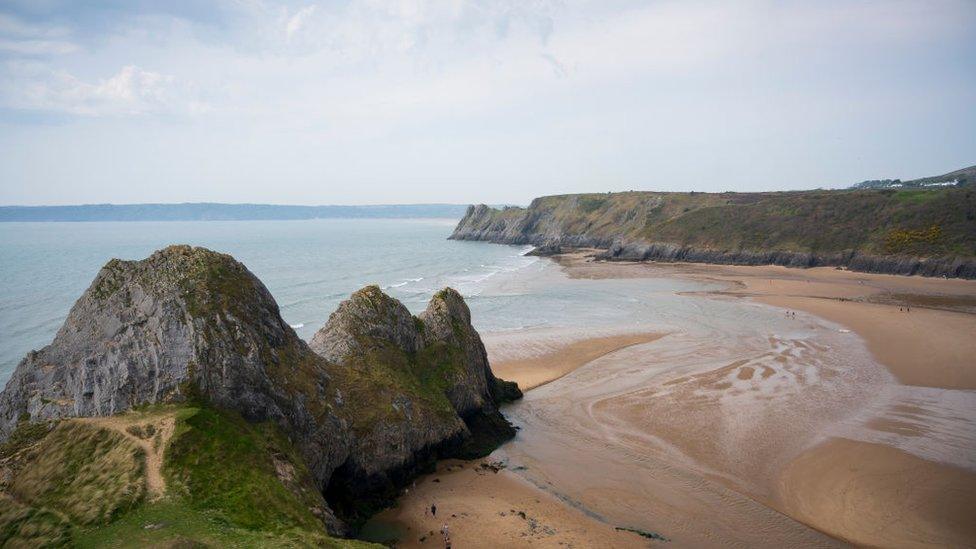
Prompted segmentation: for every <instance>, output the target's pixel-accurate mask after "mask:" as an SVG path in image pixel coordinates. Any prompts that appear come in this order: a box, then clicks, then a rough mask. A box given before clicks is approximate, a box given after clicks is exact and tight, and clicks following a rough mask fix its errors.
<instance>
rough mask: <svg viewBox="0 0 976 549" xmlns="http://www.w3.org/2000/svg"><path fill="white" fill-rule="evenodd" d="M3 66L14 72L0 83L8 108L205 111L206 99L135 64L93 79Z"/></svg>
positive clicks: (91, 113) (89, 113)
mask: <svg viewBox="0 0 976 549" xmlns="http://www.w3.org/2000/svg"><path fill="white" fill-rule="evenodd" d="M6 68H7V72H8V74H12V75H14V78H13V79H12V80H13V84H12V85H8V86H4V87H2V88H0V97H2V99H3V103H4V104H5V106H7V107H9V108H14V109H21V110H27V111H44V112H50V113H59V114H67V115H76V116H85V117H101V116H124V115H145V114H153V113H172V114H181V113H187V114H196V113H200V112H204V111H206V110H207V106H206V104H205V103H203V102H201V101H200V100H198V99H197V98H194V97H193V96H192V94H190V93H188V90H187V89H186V87H184V86H181V85H180V83H179V82H178V81H177V79H176V78H175V77H173V76H172V75H165V74H160V73H158V72H153V71H147V70H143V69H141V68H139V67H137V66H135V65H127V66H124V67H122V68H121V69H120V70H119V71H118V72H117V73H115V74H113V75H111V76H109V77H108V78H103V79H101V80H98V81H96V82H85V81H83V80H81V79H79V78H76V77H75V76H73V75H71V74H69V73H67V72H64V71H55V70H50V69H48V68H47V67H45V66H43V65H37V64H29V63H10V64H8V65H7V67H6Z"/></svg>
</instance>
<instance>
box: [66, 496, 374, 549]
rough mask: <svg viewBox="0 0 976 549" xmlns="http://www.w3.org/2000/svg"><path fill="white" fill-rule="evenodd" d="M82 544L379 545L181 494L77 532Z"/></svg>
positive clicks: (95, 546) (112, 545)
mask: <svg viewBox="0 0 976 549" xmlns="http://www.w3.org/2000/svg"><path fill="white" fill-rule="evenodd" d="M74 543H75V545H76V546H77V547H81V548H86V547H91V548H100V547H194V546H207V547H349V548H356V547H376V546H375V545H370V544H366V543H362V542H358V541H355V540H345V539H336V538H330V537H328V536H326V535H325V534H324V533H323V532H321V531H316V530H307V529H302V528H285V529H280V530H277V531H275V532H268V531H264V530H253V529H248V528H242V527H240V526H236V525H234V524H233V523H229V522H227V520H226V517H225V516H224V515H223V514H221V513H219V512H213V511H211V510H207V509H204V510H200V509H196V508H193V507H191V506H188V505H186V503H185V502H184V501H182V500H179V499H167V500H164V501H161V502H158V503H151V504H147V505H144V506H143V507H141V508H139V509H137V510H135V511H133V512H131V513H127V514H126V515H124V516H123V517H121V518H120V519H119V520H117V521H115V522H113V523H111V524H109V525H107V526H103V527H100V528H85V529H79V530H77V531H76V532H75V536H74Z"/></svg>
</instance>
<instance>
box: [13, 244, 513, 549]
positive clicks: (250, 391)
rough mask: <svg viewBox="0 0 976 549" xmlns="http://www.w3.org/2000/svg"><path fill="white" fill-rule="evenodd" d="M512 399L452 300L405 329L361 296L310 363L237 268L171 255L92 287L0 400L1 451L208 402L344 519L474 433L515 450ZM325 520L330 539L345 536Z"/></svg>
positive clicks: (384, 305)
mask: <svg viewBox="0 0 976 549" xmlns="http://www.w3.org/2000/svg"><path fill="white" fill-rule="evenodd" d="M513 385H514V384H511V385H509V384H505V383H504V382H500V381H498V380H496V379H495V378H494V376H493V375H492V374H491V370H490V368H489V366H488V362H487V360H486V358H485V351H484V347H483V345H482V344H481V340H480V338H479V337H478V335H477V333H476V332H475V331H474V329H473V328H472V327H471V324H470V316H469V313H468V309H467V307H466V306H465V304H464V302H463V300H462V299H461V297H460V296H459V295H458V294H457V293H456V292H454V291H453V290H449V289H448V290H444V291H442V292H440V293H438V295H437V296H435V297H434V299H432V300H431V303H430V305H429V307H428V309H427V311H426V312H425V313H424V314H423V315H421V316H420V317H418V318H414V317H412V316H411V315H410V314H409V312H407V311H406V309H405V308H404V307H403V305H402V304H400V303H399V302H397V301H396V300H393V299H391V298H389V297H388V296H386V295H384V294H383V293H382V292H380V291H379V289H377V288H375V287H369V288H365V289H363V290H361V291H359V292H357V293H356V294H354V295H353V296H352V297H351V298H350V300H348V301H346V302H344V303H343V304H342V305H341V306H340V307H339V310H337V311H336V312H335V313H334V314H333V315H332V317H331V318H330V320H329V323H328V325H327V326H326V327H325V328H323V329H322V330H321V331H320V332H319V333H318V334H316V336H315V339H314V341H313V348H310V347H309V346H308V345H307V344H306V343H305V342H304V341H302V340H301V339H300V338H298V337H297V335H296V334H295V333H294V331H293V330H292V329H291V328H290V327H289V326H288V325H287V324H286V323H285V322H284V321H283V320H282V319H281V316H280V314H279V311H278V306H277V304H276V303H275V302H274V299H273V298H272V297H271V295H270V293H268V291H267V289H266V288H265V287H264V285H263V284H261V282H260V281H259V280H258V279H257V278H256V277H255V276H254V275H252V274H251V273H250V272H249V271H248V270H247V269H246V268H245V267H244V266H243V265H241V264H240V263H238V262H237V261H235V260H234V259H233V258H231V257H230V256H227V255H223V254H218V253H215V252H211V251H209V250H206V249H203V248H191V247H188V246H172V247H170V248H166V249H165V250H161V251H159V252H156V253H154V254H153V255H152V256H151V257H149V258H147V259H145V260H142V261H118V260H113V261H111V262H109V263H108V264H107V265H106V266H105V267H104V268H103V269H102V270H101V272H99V274H98V275H97V276H96V278H95V281H94V282H93V283H92V285H91V286H90V287H89V288H88V290H87V291H86V292H85V293H84V294H83V295H82V297H81V298H80V299H79V300H78V301H77V303H75V305H74V307H73V308H72V309H71V312H70V313H69V315H68V318H67V320H66V321H65V323H64V325H63V326H62V328H61V329H60V330H59V332H58V334H57V335H56V336H55V338H54V341H53V342H52V343H51V344H50V345H48V346H47V347H45V348H43V349H41V350H40V351H34V352H31V353H29V354H28V355H27V357H26V358H24V360H23V361H21V363H20V364H19V365H18V367H17V369H16V371H15V372H14V374H13V376H12V377H11V379H10V381H9V382H8V384H7V387H6V388H5V389H4V391H3V392H2V393H0V441H2V440H4V439H5V438H7V437H8V436H9V435H10V433H11V432H12V431H13V430H14V428H15V427H16V426H17V425H18V423H19V422H22V421H25V420H27V421H39V420H49V419H58V418H66V417H82V416H102V415H109V414H114V413H117V412H121V411H125V410H129V409H131V408H133V407H136V406H140V405H144V404H160V403H173V402H184V401H188V400H193V401H197V402H204V403H206V405H208V406H214V407H217V408H222V409H228V410H233V411H236V412H238V413H239V414H240V415H241V416H243V417H244V418H246V419H248V420H251V421H265V420H269V421H272V422H274V423H276V424H278V426H279V427H280V428H281V429H282V431H283V432H284V433H285V435H286V436H288V438H289V439H291V440H292V441H293V443H294V444H295V446H296V448H297V449H298V451H299V452H300V453H301V454H302V457H303V458H304V460H305V462H306V464H307V466H308V469H309V471H310V472H311V474H312V476H313V477H314V479H315V481H316V482H317V484H318V486H319V488H320V489H321V490H322V491H323V492H324V493H326V495H329V494H332V495H334V496H335V505H338V506H340V507H344V508H343V509H341V511H344V512H346V511H347V512H349V516H352V517H353V518H355V516H356V513H357V512H358V511H360V508H361V506H360V505H359V503H357V502H355V501H353V502H352V503H350V501H352V500H353V499H354V498H358V497H361V498H364V499H366V500H368V499H369V498H374V500H375V501H373V503H374V504H375V503H377V502H379V501H381V500H382V498H383V497H385V495H386V494H388V493H389V492H390V491H391V490H392V489H393V488H394V487H395V486H396V485H397V484H399V483H402V482H405V481H406V479H407V478H409V477H410V475H412V474H414V473H415V472H416V470H417V468H418V467H420V466H422V465H423V464H425V463H427V462H429V461H430V460H432V459H435V458H437V457H444V456H454V455H463V454H465V452H466V451H467V449H468V448H469V447H470V446H471V444H472V443H473V442H474V441H476V439H478V440H480V439H483V438H484V437H481V438H480V439H479V436H480V435H482V433H481V432H480V431H477V430H475V432H473V430H472V427H470V426H477V425H480V424H482V423H484V422H486V421H487V422H488V423H490V424H492V425H494V426H496V429H495V431H494V432H492V433H491V434H492V436H493V437H494V438H492V441H493V442H494V443H497V442H498V441H499V440H503V439H504V438H508V437H510V436H512V434H514V431H513V430H512V428H511V426H510V425H509V424H508V422H507V421H505V420H504V418H503V417H502V416H501V415H500V413H499V412H498V409H497V405H498V404H499V403H500V402H502V401H503V400H504V399H505V398H511V397H517V396H520V393H518V390H517V388H514V387H513ZM376 498H379V499H376ZM330 503H332V501H330ZM363 509H365V508H363ZM327 515H328V516H327V517H326V523H327V525H328V526H329V528H330V530H331V531H333V532H339V533H341V532H343V531H344V530H345V525H344V524H343V523H342V522H341V521H340V520H338V519H335V518H334V517H332V516H331V513H327Z"/></svg>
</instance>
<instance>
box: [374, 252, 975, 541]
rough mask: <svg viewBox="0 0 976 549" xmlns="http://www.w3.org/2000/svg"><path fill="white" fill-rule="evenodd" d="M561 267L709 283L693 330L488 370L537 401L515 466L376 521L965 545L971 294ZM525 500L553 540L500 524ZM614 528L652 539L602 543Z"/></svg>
mask: <svg viewBox="0 0 976 549" xmlns="http://www.w3.org/2000/svg"><path fill="white" fill-rule="evenodd" d="M558 261H559V264H560V266H561V268H562V271H563V274H564V275H565V276H568V277H570V278H574V279H587V280H594V281H597V280H609V279H621V278H626V279H642V278H673V279H683V280H695V281H699V282H702V283H704V284H708V285H709V286H708V288H709V289H707V290H702V291H696V292H690V293H689V294H688V295H687V298H688V300H689V301H688V307H689V308H690V309H692V310H695V311H698V310H699V309H700V311H701V313H702V317H701V318H700V319H698V320H695V322H696V323H700V324H701V325H703V326H704V328H703V329H702V331H701V332H700V333H699V332H698V331H697V330H690V329H689V330H686V331H678V330H675V331H663V332H660V333H640V334H622V335H614V336H606V335H600V336H598V337H591V338H586V337H583V338H579V337H577V338H576V339H574V340H570V341H567V342H566V343H565V344H564V345H563V346H562V347H560V348H556V349H552V350H550V351H548V352H545V353H541V354H535V355H533V356H529V357H524V358H515V359H511V358H509V359H507V360H498V361H495V360H493V369H494V370H495V372H496V374H499V375H500V376H501V377H505V378H508V379H514V380H516V381H518V382H519V383H520V385H521V386H523V388H526V389H531V390H529V391H528V392H527V394H526V398H525V399H524V400H523V401H522V402H520V403H517V404H515V405H513V406H512V407H510V408H509V409H507V410H506V414H507V415H509V417H511V418H512V419H513V421H514V422H515V423H516V424H517V425H518V426H519V427H520V428H521V431H520V434H519V436H518V437H517V438H516V439H515V440H514V441H512V442H510V443H509V444H507V445H506V446H504V447H503V448H501V449H500V450H499V451H497V452H496V453H495V454H494V455H493V456H491V458H489V461H492V460H494V461H499V462H504V463H505V464H506V465H507V466H508V468H507V469H502V470H501V471H500V472H499V473H492V474H490V475H488V474H478V467H479V465H478V464H467V465H463V466H462V465H460V464H454V465H452V467H454V468H455V469H456V470H447V471H445V470H442V471H439V472H438V474H437V476H438V477H439V479H440V481H439V482H433V481H432V477H427V478H425V479H424V480H423V481H421V482H419V483H418V486H417V489H416V490H415V491H412V492H411V493H408V494H407V495H405V496H404V497H403V498H402V499H401V501H400V503H399V506H398V507H397V508H396V509H393V510H390V511H387V512H386V513H384V516H383V517H382V521H388V520H393V521H395V522H396V523H397V524H398V527H400V528H405V529H409V530H408V531H410V532H420V531H422V530H423V529H424V528H427V529H429V525H427V522H429V521H424V520H423V519H424V517H423V515H422V514H421V513H420V512H419V511H422V510H423V508H424V507H425V506H426V505H429V502H431V501H437V502H438V505H440V502H441V501H449V502H450V503H449V505H450V506H451V507H452V508H457V509H459V510H462V512H463V513H466V514H464V515H459V516H461V517H463V521H461V522H463V523H465V524H466V525H458V526H457V527H455V526H454V525H452V526H451V527H450V531H451V532H452V539H453V540H454V542H455V546H458V547H487V546H496V547H497V546H517V545H524V544H532V545H537V546H556V545H559V544H564V545H572V546H577V547H591V546H594V547H595V546H606V545H600V544H601V543H603V544H607V543H609V545H610V546H627V545H626V544H628V543H636V544H638V545H642V546H646V545H648V544H650V545H655V544H663V543H666V544H667V545H670V546H679V547H685V546H696V547H698V546H728V545H745V546H753V547H757V546H767V547H775V546H785V545H791V546H824V547H826V546H836V545H844V544H846V543H854V544H858V545H875V546H891V547H925V546H973V545H976V520H974V519H976V515H974V514H973V512H972V511H971V510H969V507H971V506H969V505H968V504H967V502H971V501H973V500H976V413H974V411H976V397H974V394H976V393H974V391H973V389H974V388H976V387H974V384H976V338H974V337H973V334H976V314H974V313H976V282H973V281H964V280H942V279H923V278H917V277H915V278H913V277H898V276H887V275H870V274H864V273H854V272H846V271H839V270H835V269H802V270H801V269H786V268H780V267H732V266H715V265H689V264H678V265H670V264H627V263H602V262H592V261H589V260H588V259H587V257H586V254H585V253H576V254H570V255H565V256H561V257H559V258H558ZM648 299H649V298H648ZM696 308H697V309H696ZM736 330H739V333H735V334H732V333H731V332H733V331H736ZM733 336H734V337H733ZM486 344H487V346H488V350H489V356H490V357H494V356H504V357H510V356H511V353H508V352H502V348H503V346H504V344H505V343H504V338H501V339H497V340H495V339H493V338H492V337H488V338H486ZM482 473H484V471H482ZM501 502H504V503H501ZM515 503H518V505H519V506H520V507H519V508H518V509H517V510H519V511H522V512H524V513H525V514H526V516H531V517H533V519H534V520H535V521H536V523H537V524H544V525H547V526H548V527H549V528H550V529H552V530H553V531H555V532H558V533H559V534H558V536H557V535H555V534H553V535H548V536H546V535H542V536H535V537H533V536H532V535H530V534H528V533H526V534H525V535H524V536H523V535H522V534H523V533H525V532H527V531H526V530H525V528H524V526H525V525H524V522H525V521H523V520H522V519H519V520H520V521H522V522H519V521H513V520H512V517H511V514H510V513H508V514H500V513H502V512H504V511H505V510H504V509H501V507H505V506H506V505H507V506H509V507H510V508H512V509H516V505H515ZM499 505H500V507H499ZM495 507H499V508H498V509H495ZM418 510H419V511H418ZM468 523H470V525H468ZM474 525H477V526H474ZM574 525H575V529H573V527H574ZM617 527H626V528H634V529H637V530H641V531H643V532H645V533H648V534H651V533H653V534H654V535H655V536H658V537H657V539H654V538H648V537H638V536H634V535H633V534H626V536H624V537H620V538H613V539H612V541H611V542H607V541H606V540H608V539H611V538H607V537H606V536H607V532H608V531H610V532H618V533H620V531H619V530H615V528H617ZM530 531H531V530H530ZM542 531H544V532H547V530H542ZM570 532H571V534H570ZM435 533H436V532H435ZM536 533H537V532H536ZM485 536H488V538H487V539H486V537H485ZM628 536H634V537H633V538H632V539H631V538H629V537H628ZM662 538H663V539H667V540H668V541H667V542H664V541H663V540H662ZM417 539H418V540H419V537H418V538H417ZM404 543H406V542H405V541H404ZM410 543H413V542H410ZM418 543H419V542H418ZM401 546H412V545H409V544H407V545H404V544H403V543H401Z"/></svg>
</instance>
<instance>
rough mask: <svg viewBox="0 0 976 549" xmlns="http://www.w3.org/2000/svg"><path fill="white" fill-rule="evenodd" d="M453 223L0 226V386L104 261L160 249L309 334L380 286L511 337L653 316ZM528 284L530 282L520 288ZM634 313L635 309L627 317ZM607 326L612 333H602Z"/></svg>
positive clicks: (592, 328) (630, 300) (624, 293)
mask: <svg viewBox="0 0 976 549" xmlns="http://www.w3.org/2000/svg"><path fill="white" fill-rule="evenodd" d="M456 223H457V220H455V219H314V220H300V221H186V222H182V221H170V222H64V223H59V222H32V223H19V222H17V223H0V333H2V334H3V335H2V337H0V387H2V386H3V385H4V384H5V383H6V381H7V379H9V377H10V375H11V373H12V372H13V370H14V368H15V367H16V366H17V364H18V363H19V362H20V360H21V359H22V358H23V357H24V355H26V354H27V353H28V352H29V351H31V350H33V349H40V348H42V347H44V346H45V345H47V344H49V343H50V342H51V340H52V339H53V337H54V335H55V333H56V332H57V330H58V329H59V328H60V326H61V325H62V323H63V322H64V319H65V318H66V316H67V315H68V311H69V310H70V309H71V306H72V305H73V304H74V302H75V301H76V300H77V299H78V298H79V297H80V296H81V294H82V293H83V292H84V291H85V289H86V288H88V286H89V285H90V284H91V281H92V280H93V279H94V277H95V275H96V274H97V273H98V270H99V269H100V268H101V267H102V266H103V265H104V264H105V263H106V262H107V261H109V260H110V259H112V258H120V259H142V258H145V257H147V256H149V255H150V254H151V253H152V252H153V251H154V250H158V249H160V248H163V247H165V246H168V245H171V244H190V245H194V246H204V247H207V248H210V249H212V250H215V251H219V252H223V253H227V254H230V255H232V256H234V257H235V258H237V259H238V260H239V261H241V262H242V263H244V265H246V266H247V267H248V269H250V270H251V272H253V273H254V274H255V275H257V277H258V278H260V279H261V281H262V282H264V284H265V286H267V287H268V289H269V290H270V291H271V293H272V295H273V296H274V298H275V300H276V301H277V302H278V305H279V307H280V309H281V315H282V317H283V318H284V319H285V321H286V322H288V324H290V325H291V326H292V327H293V328H294V329H295V331H296V332H297V333H298V335H299V336H300V337H302V338H305V339H306V340H307V339H310V338H311V337H312V336H313V335H314V334H315V332H316V331H317V330H318V329H320V328H321V327H322V326H323V325H324V324H325V322H326V321H327V320H328V317H329V315H330V314H331V313H332V311H334V310H335V309H336V307H337V306H338V305H339V303H340V302H341V301H342V300H344V299H346V298H348V296H349V295H350V294H351V293H352V292H354V291H356V290H357V289H359V288H362V287H363V286H366V285H368V284H376V285H379V286H380V288H382V289H383V291H385V292H387V293H388V294H389V295H391V296H393V297H395V298H397V299H399V300H401V301H402V302H403V303H404V304H405V305H406V306H407V307H408V308H409V309H410V310H411V311H412V312H414V313H418V312H420V311H422V310H423V309H424V307H425V306H426V304H427V301H428V300H429V299H430V297H431V295H432V294H433V293H434V292H436V291H438V290H440V289H442V288H444V287H447V286H450V287H452V288H454V289H456V290H458V291H459V292H461V294H462V295H463V296H464V297H465V298H466V301H467V303H468V305H469V307H470V308H471V311H472V320H473V323H474V325H475V327H476V328H477V329H478V330H479V331H481V332H483V333H486V334H487V333H512V332H519V331H523V330H533V333H536V332H538V331H539V330H542V331H543V332H544V331H545V330H546V329H549V328H552V329H558V328H570V327H580V326H585V327H586V330H587V332H588V333H596V332H597V331H599V329H600V327H601V326H603V327H607V329H617V330H618V331H619V328H620V327H621V326H630V327H634V328H635V329H636V327H637V325H639V324H640V323H641V322H642V320H641V319H644V320H647V321H650V320H651V319H653V317H654V315H653V314H652V313H653V311H649V310H647V307H646V306H643V305H641V304H640V302H639V301H638V300H637V299H636V298H634V296H633V295H632V292H630V290H627V289H626V288H614V287H613V285H603V289H602V290H601V291H595V292H594V291H591V290H588V289H587V288H585V287H581V286H580V285H572V284H556V283H552V284H550V283H549V282H550V281H551V278H547V277H549V276H550V275H551V274H552V271H553V270H554V269H555V267H554V265H553V264H552V262H551V261H549V260H546V259H542V258H538V257H532V256H527V255H526V252H528V251H529V250H530V249H531V248H530V247H527V246H504V245H497V244H490V243H484V242H462V241H453V240H448V236H449V235H450V234H451V231H452V230H453V228H454V226H455V224H456ZM525 280H533V281H535V283H533V284H524V283H522V282H521V281H525ZM635 308H636V309H638V310H635ZM612 327H616V328H612Z"/></svg>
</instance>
